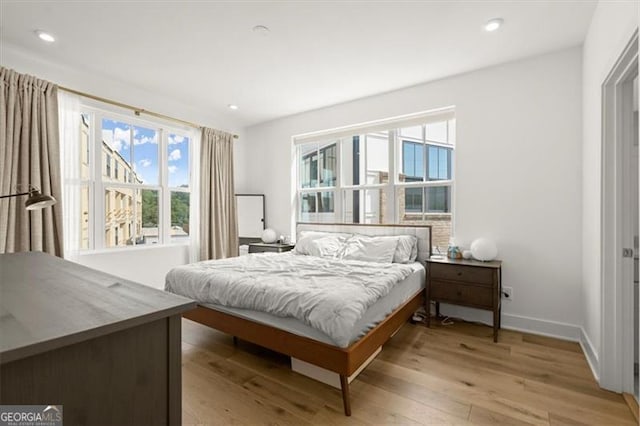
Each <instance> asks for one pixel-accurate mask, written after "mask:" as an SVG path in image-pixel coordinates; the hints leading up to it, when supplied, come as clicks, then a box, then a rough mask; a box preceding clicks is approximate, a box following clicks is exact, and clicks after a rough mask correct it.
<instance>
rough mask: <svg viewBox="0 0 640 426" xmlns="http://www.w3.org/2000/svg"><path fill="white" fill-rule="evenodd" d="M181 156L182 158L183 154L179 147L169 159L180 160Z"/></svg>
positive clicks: (172, 152)
mask: <svg viewBox="0 0 640 426" xmlns="http://www.w3.org/2000/svg"><path fill="white" fill-rule="evenodd" d="M180 158H182V155H181V154H180V150H179V149H174V150H173V151H171V153H170V154H169V161H176V160H179V159H180Z"/></svg>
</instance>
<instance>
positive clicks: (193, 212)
mask: <svg viewBox="0 0 640 426" xmlns="http://www.w3.org/2000/svg"><path fill="white" fill-rule="evenodd" d="M190 138H191V141H192V142H191V164H190V167H191V179H190V181H189V186H190V188H191V194H190V195H189V238H190V244H189V263H194V262H197V261H199V260H200V231H199V230H200V152H201V149H200V144H201V138H200V132H199V131H194V132H191V135H190Z"/></svg>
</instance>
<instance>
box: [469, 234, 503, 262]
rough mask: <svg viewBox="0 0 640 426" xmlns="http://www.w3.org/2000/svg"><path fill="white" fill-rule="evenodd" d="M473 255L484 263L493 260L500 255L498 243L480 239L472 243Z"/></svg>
mask: <svg viewBox="0 0 640 426" xmlns="http://www.w3.org/2000/svg"><path fill="white" fill-rule="evenodd" d="M471 254H472V255H473V258H474V259H477V260H482V261H483V262H486V261H489V260H493V259H495V258H496V256H497V255H498V248H497V247H496V243H494V242H493V241H491V240H490V239H488V238H478V239H475V240H473V242H472V243H471Z"/></svg>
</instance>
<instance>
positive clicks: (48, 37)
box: [36, 30, 56, 43]
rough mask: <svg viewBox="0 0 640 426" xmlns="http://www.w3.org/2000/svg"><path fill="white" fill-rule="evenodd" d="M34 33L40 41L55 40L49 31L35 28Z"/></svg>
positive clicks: (50, 41) (48, 41) (51, 41)
mask: <svg viewBox="0 0 640 426" xmlns="http://www.w3.org/2000/svg"><path fill="white" fill-rule="evenodd" d="M36 35H37V36H38V38H39V39H40V40H42V41H46V42H47V43H53V42H54V41H56V38H55V37H54V36H52V35H51V34H49V33H46V32H44V31H42V30H36Z"/></svg>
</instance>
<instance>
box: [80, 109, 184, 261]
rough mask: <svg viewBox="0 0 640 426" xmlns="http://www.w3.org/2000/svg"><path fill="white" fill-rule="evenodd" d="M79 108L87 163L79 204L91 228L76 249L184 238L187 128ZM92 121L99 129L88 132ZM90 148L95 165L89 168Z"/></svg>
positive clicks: (162, 241)
mask: <svg viewBox="0 0 640 426" xmlns="http://www.w3.org/2000/svg"><path fill="white" fill-rule="evenodd" d="M84 109H85V111H83V114H82V116H83V118H82V124H81V127H82V129H81V131H83V134H82V135H83V139H82V140H86V144H87V146H88V152H89V155H87V157H88V160H89V161H88V164H87V167H86V169H87V173H86V174H87V177H88V182H87V195H88V196H87V197H86V200H85V197H84V193H83V201H82V203H83V209H84V210H86V211H83V214H84V213H86V214H85V216H86V220H87V224H88V223H93V224H94V226H93V229H92V232H90V231H89V229H87V230H86V235H85V231H84V229H85V228H84V227H83V234H82V244H81V248H83V249H92V248H96V249H99V248H117V247H127V246H139V245H154V244H166V243H172V242H188V241H189V195H190V191H191V189H190V187H189V184H190V176H191V172H190V165H189V161H190V144H191V138H190V137H189V135H190V133H189V130H187V129H179V128H169V127H167V126H165V125H164V124H160V123H154V122H150V121H146V120H145V121H142V120H138V119H132V118H129V117H120V116H119V115H118V114H116V113H112V112H110V111H108V110H102V109H98V108H94V107H89V106H87V107H85V108H84ZM91 123H95V126H97V127H98V129H96V130H95V131H92V130H91V129H90V127H91ZM91 147H94V149H95V150H96V151H97V152H96V151H93V150H92V149H91ZM91 152H95V154H93V157H94V158H96V163H97V167H92V166H91V161H90V160H91ZM82 161H83V163H82V164H83V167H84V165H85V159H84V158H83V159H82ZM91 193H95V194H103V195H102V196H95V197H94V196H90V194H91ZM85 203H86V206H85ZM87 228H88V226H87Z"/></svg>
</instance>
